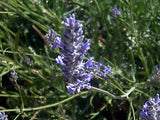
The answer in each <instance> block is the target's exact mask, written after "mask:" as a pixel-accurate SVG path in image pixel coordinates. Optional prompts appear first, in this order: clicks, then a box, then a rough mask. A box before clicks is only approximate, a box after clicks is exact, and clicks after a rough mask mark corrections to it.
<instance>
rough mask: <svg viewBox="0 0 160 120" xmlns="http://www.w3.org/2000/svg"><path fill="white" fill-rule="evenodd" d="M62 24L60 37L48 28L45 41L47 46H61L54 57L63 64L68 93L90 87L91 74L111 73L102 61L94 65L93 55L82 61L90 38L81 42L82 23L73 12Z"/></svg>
mask: <svg viewBox="0 0 160 120" xmlns="http://www.w3.org/2000/svg"><path fill="white" fill-rule="evenodd" d="M62 24H63V25H64V26H65V30H64V32H63V35H62V38H60V37H58V36H57V34H56V32H55V31H54V30H49V31H48V33H47V34H46V43H47V45H48V46H49V47H54V48H58V47H59V48H61V53H62V54H61V55H59V56H58V57H57V58H56V61H57V63H58V64H60V65H61V66H63V69H62V72H63V73H64V75H65V76H66V77H67V79H68V85H67V86H66V87H67V89H68V91H69V93H70V94H74V93H75V92H76V93H79V92H80V91H81V90H82V89H91V88H92V86H91V84H90V81H91V80H92V79H93V78H94V76H93V74H95V75H98V76H101V77H106V76H107V74H109V73H111V67H110V66H104V65H103V63H102V62H99V63H98V65H96V63H95V62H94V61H93V57H91V58H89V59H88V61H87V62H84V57H85V55H86V54H87V51H88V50H89V49H90V44H91V43H90V39H88V40H87V42H86V43H84V42H83V40H84V35H83V30H82V24H81V23H79V22H78V21H76V19H75V15H74V14H71V15H70V17H68V18H66V19H65V21H63V22H62ZM102 70H103V71H102Z"/></svg>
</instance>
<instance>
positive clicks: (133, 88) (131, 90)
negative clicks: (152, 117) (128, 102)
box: [91, 87, 135, 99]
mask: <svg viewBox="0 0 160 120" xmlns="http://www.w3.org/2000/svg"><path fill="white" fill-rule="evenodd" d="M91 90H93V91H97V92H100V93H103V94H106V95H108V96H109V97H111V98H113V99H122V98H125V97H127V98H128V96H129V95H130V94H131V93H132V92H133V91H134V90H135V87H132V88H131V89H129V90H128V91H127V93H125V92H123V93H124V94H123V95H121V96H115V95H113V94H111V93H110V92H108V91H106V90H103V89H99V88H96V87H92V89H91Z"/></svg>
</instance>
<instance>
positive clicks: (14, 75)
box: [11, 70, 18, 82]
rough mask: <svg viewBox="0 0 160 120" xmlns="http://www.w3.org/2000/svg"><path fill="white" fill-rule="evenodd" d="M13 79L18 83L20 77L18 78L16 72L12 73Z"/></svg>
mask: <svg viewBox="0 0 160 120" xmlns="http://www.w3.org/2000/svg"><path fill="white" fill-rule="evenodd" d="M11 77H12V79H13V81H15V82H16V81H17V79H18V76H17V73H16V72H15V70H13V71H12V72H11Z"/></svg>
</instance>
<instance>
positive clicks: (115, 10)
mask: <svg viewBox="0 0 160 120" xmlns="http://www.w3.org/2000/svg"><path fill="white" fill-rule="evenodd" d="M111 14H112V15H113V18H116V17H117V16H118V15H120V14H121V13H120V11H119V10H118V9H117V8H116V7H113V8H112V10H111Z"/></svg>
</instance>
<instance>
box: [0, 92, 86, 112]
mask: <svg viewBox="0 0 160 120" xmlns="http://www.w3.org/2000/svg"><path fill="white" fill-rule="evenodd" d="M87 93H88V91H85V92H81V93H80V94H76V95H72V96H71V97H69V98H67V99H64V100H62V101H60V102H57V103H53V104H49V105H44V106H40V107H34V108H23V109H22V112H26V111H36V110H41V109H47V108H51V107H55V106H58V105H60V104H63V103H65V102H67V101H70V100H72V99H74V98H76V97H78V96H80V95H83V94H87ZM3 111H4V112H15V111H16V112H20V109H19V108H18V109H8V110H0V112H3Z"/></svg>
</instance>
